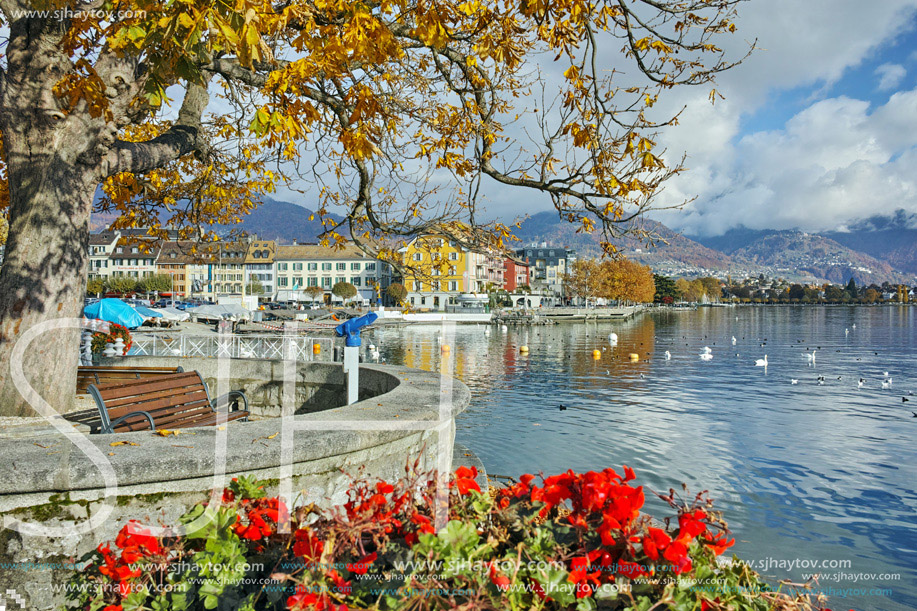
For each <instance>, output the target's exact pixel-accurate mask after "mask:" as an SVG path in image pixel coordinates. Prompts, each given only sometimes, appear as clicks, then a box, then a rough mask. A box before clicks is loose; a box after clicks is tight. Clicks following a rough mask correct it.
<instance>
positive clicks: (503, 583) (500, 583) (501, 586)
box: [487, 561, 512, 590]
mask: <svg viewBox="0 0 917 611" xmlns="http://www.w3.org/2000/svg"><path fill="white" fill-rule="evenodd" d="M487 565H488V566H489V567H490V581H491V583H493V584H494V585H495V586H497V589H498V590H506V589H507V588H508V587H509V584H511V583H512V582H511V581H510V579H509V577H507V576H506V575H504V574H503V573H501V572H500V571H498V570H497V567H496V564H495V563H494V562H493V561H491V562H488V563H487Z"/></svg>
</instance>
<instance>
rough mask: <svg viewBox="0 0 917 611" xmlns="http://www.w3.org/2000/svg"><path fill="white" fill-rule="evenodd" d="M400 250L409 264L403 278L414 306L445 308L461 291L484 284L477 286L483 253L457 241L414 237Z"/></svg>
mask: <svg viewBox="0 0 917 611" xmlns="http://www.w3.org/2000/svg"><path fill="white" fill-rule="evenodd" d="M399 252H400V253H401V256H402V262H403V264H404V265H405V267H407V268H409V269H408V271H406V272H405V278H404V288H405V289H407V292H408V294H407V298H406V301H407V303H409V304H410V305H411V306H413V307H415V308H419V309H434V310H439V309H444V308H445V306H446V305H449V304H452V303H454V301H455V298H456V297H457V296H459V295H461V294H462V293H473V292H476V291H479V290H481V289H482V288H483V287H480V286H478V284H479V283H478V275H477V271H478V267H479V265H478V263H479V262H480V261H479V259H480V258H481V255H478V254H476V253H472V252H471V251H469V250H468V249H467V248H463V247H462V246H460V245H459V244H458V243H456V242H454V241H450V240H447V239H446V238H441V237H436V236H426V237H421V238H416V239H414V240H413V241H412V242H411V243H409V244H408V245H407V246H405V247H404V248H402V249H401V250H400V251H399ZM411 270H414V271H413V273H412V271H411Z"/></svg>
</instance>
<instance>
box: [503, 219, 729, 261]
mask: <svg viewBox="0 0 917 611" xmlns="http://www.w3.org/2000/svg"><path fill="white" fill-rule="evenodd" d="M639 223H640V227H641V228H642V229H643V230H645V231H647V232H649V233H650V234H652V235H653V236H654V238H653V240H654V242H655V244H651V245H647V244H645V243H642V242H641V241H640V240H638V239H636V238H624V239H619V240H614V241H613V243H614V245H615V246H616V247H617V248H618V250H619V251H620V252H622V253H624V254H626V255H627V256H628V258H630V259H633V260H635V261H639V262H641V263H643V264H645V265H650V266H652V267H653V268H654V269H663V268H665V269H666V270H667V271H673V270H675V269H678V268H682V267H685V268H686V267H694V268H703V269H710V270H724V271H725V270H728V269H730V268H732V267H734V265H735V263H736V262H735V261H733V259H732V258H731V257H729V256H728V255H725V254H723V253H721V252H718V251H716V250H713V249H710V248H707V247H706V246H704V245H702V244H698V243H697V242H695V241H693V240H690V239H688V238H686V237H685V236H683V235H681V234H680V233H677V232H675V231H672V230H671V229H669V228H668V227H666V226H665V225H663V224H662V223H658V222H656V221H652V220H650V219H641V220H640V221H639ZM576 228H577V227H576V225H573V224H571V223H568V222H566V221H562V220H560V219H558V217H557V214H556V213H553V212H540V213H538V214H535V215H533V216H531V217H529V218H528V219H526V220H525V221H524V222H523V223H522V226H521V228H520V229H516V230H515V232H514V233H515V235H516V237H517V238H519V239H520V240H521V244H529V243H532V242H549V243H551V244H555V245H565V246H568V247H570V248H573V249H575V250H576V251H577V252H578V253H579V254H580V255H586V256H590V255H591V256H598V255H599V254H601V251H602V248H601V246H600V242H601V240H602V237H601V234H599V233H596V232H594V233H591V234H588V233H576Z"/></svg>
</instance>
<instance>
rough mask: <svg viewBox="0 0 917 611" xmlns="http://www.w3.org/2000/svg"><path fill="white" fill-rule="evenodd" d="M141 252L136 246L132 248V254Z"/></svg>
mask: <svg viewBox="0 0 917 611" xmlns="http://www.w3.org/2000/svg"><path fill="white" fill-rule="evenodd" d="M139 252H140V249H139V248H137V247H136V246H134V247H133V248H131V254H132V255H135V254H137V253H139Z"/></svg>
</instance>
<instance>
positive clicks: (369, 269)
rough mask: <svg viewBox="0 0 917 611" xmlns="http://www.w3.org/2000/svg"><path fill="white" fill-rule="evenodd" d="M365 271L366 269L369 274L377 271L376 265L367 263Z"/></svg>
mask: <svg viewBox="0 0 917 611" xmlns="http://www.w3.org/2000/svg"><path fill="white" fill-rule="evenodd" d="M364 269H365V270H366V271H368V272H373V271H376V264H375V263H367V264H366V267H365V268H364Z"/></svg>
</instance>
